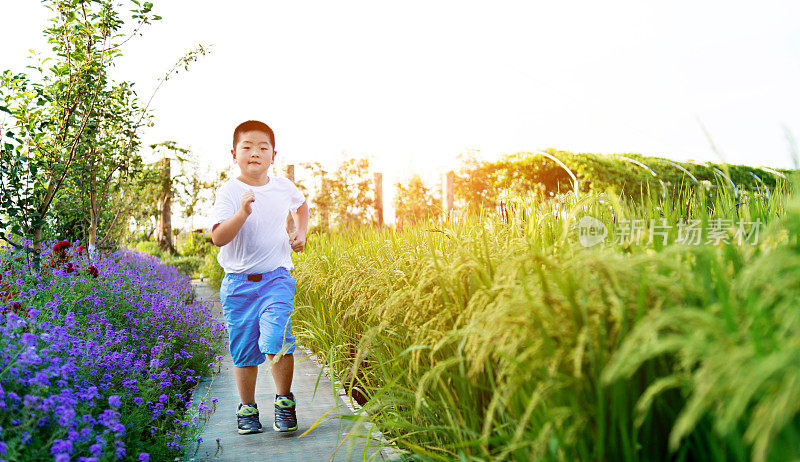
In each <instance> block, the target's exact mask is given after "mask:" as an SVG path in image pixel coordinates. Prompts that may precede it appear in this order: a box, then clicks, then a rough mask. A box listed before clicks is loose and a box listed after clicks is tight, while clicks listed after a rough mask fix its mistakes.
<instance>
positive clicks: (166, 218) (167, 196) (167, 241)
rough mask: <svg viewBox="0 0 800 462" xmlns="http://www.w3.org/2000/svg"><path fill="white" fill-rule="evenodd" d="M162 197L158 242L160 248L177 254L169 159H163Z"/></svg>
mask: <svg viewBox="0 0 800 462" xmlns="http://www.w3.org/2000/svg"><path fill="white" fill-rule="evenodd" d="M161 164H162V167H161V195H160V196H159V198H158V207H159V209H160V212H161V213H160V214H159V216H158V222H157V223H156V241H158V246H159V247H160V248H161V249H162V250H165V251H168V252H170V253H175V247H174V246H173V245H172V176H171V175H170V169H169V159H168V158H166V157H165V158H163V159H161Z"/></svg>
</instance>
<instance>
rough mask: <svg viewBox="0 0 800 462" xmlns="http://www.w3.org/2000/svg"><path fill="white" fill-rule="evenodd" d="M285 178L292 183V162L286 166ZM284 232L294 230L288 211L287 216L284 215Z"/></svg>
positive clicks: (290, 232)
mask: <svg viewBox="0 0 800 462" xmlns="http://www.w3.org/2000/svg"><path fill="white" fill-rule="evenodd" d="M286 178H288V179H289V181H291V182H292V183H294V164H289V165H287V166H286ZM286 232H287V233H289V234H292V233H293V232H294V220H293V219H292V214H291V212H289V216H287V217H286Z"/></svg>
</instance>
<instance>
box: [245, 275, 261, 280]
mask: <svg viewBox="0 0 800 462" xmlns="http://www.w3.org/2000/svg"><path fill="white" fill-rule="evenodd" d="M261 276H262V275H261V274H248V275H247V280H248V281H253V282H258V281H260V280H261Z"/></svg>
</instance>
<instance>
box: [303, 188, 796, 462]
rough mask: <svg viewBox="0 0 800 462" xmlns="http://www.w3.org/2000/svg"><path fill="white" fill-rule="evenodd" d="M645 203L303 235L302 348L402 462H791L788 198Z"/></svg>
mask: <svg viewBox="0 0 800 462" xmlns="http://www.w3.org/2000/svg"><path fill="white" fill-rule="evenodd" d="M643 197H644V199H642V201H641V202H638V203H630V202H626V201H625V200H623V199H620V198H619V197H617V196H615V195H614V194H613V192H610V191H609V192H607V193H604V194H592V195H586V196H579V197H576V196H574V195H563V196H557V197H543V196H529V197H518V198H515V199H514V200H512V201H510V202H509V203H507V204H504V206H503V207H502V208H501V209H500V210H497V211H492V212H491V213H483V214H479V215H472V216H455V215H454V216H451V217H450V219H449V220H446V221H440V222H435V223H427V224H420V225H416V226H412V227H407V228H404V229H403V230H402V231H398V230H395V229H388V228H387V229H364V230H361V231H358V232H353V233H349V234H332V235H323V236H312V238H311V239H309V246H308V247H307V249H306V251H305V252H303V253H301V254H299V255H298V256H297V257H296V262H295V263H296V268H295V270H294V276H295V278H296V279H297V298H296V306H297V309H296V312H295V315H294V321H293V325H294V330H295V333H296V335H297V336H298V338H300V339H301V342H302V343H303V344H304V345H306V346H308V347H310V348H311V349H313V350H314V351H315V352H316V353H317V354H318V355H319V356H321V357H324V358H325V360H326V362H327V363H328V364H329V365H330V366H331V368H332V369H333V370H334V371H335V373H336V374H337V376H338V377H340V378H341V379H342V381H343V382H344V383H346V384H347V389H348V392H349V393H350V394H351V397H352V398H353V399H354V400H357V401H359V402H360V403H362V404H363V406H364V408H363V412H362V414H361V418H362V419H365V420H371V421H373V422H375V423H376V424H377V428H379V429H380V431H381V432H382V433H383V434H384V436H385V437H386V438H387V439H388V440H389V441H391V442H393V443H394V444H395V445H396V447H397V448H398V449H399V450H400V451H401V452H402V453H403V454H405V455H406V457H407V458H408V459H409V460H625V461H650V460H709V461H722V460H725V461H728V460H733V461H743V460H756V461H765V460H776V461H777V460H790V459H797V458H798V457H800V418H799V417H798V416H799V414H798V410H800V311H799V310H798V309H797V307H798V301H800V300H799V299H798V297H799V296H800V241H798V236H800V199H799V198H797V197H794V196H792V195H791V194H790V190H789V187H787V185H786V184H779V185H778V187H776V188H775V189H774V190H772V191H770V192H769V193H766V192H765V191H762V192H760V193H759V192H753V191H734V190H731V189H725V188H724V187H722V186H720V187H718V188H716V189H714V190H706V189H699V188H698V189H695V190H689V189H679V190H677V191H676V192H675V193H674V194H669V195H668V194H662V191H652V192H648V191H645V194H643ZM587 216H588V217H590V218H586V217H587ZM587 223H588V225H587ZM601 238H602V239H601Z"/></svg>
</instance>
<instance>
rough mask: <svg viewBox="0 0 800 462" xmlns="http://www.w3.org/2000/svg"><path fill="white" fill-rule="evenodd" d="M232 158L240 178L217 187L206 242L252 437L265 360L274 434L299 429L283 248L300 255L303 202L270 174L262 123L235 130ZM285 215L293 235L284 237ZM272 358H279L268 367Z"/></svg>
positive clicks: (288, 264)
mask: <svg viewBox="0 0 800 462" xmlns="http://www.w3.org/2000/svg"><path fill="white" fill-rule="evenodd" d="M231 155H232V156H233V160H234V162H236V164H237V165H238V166H239V169H240V171H241V174H240V175H239V177H238V178H233V179H231V180H229V181H227V182H226V183H225V184H223V185H222V187H221V188H220V190H219V191H218V192H217V198H216V201H215V202H214V209H213V212H212V218H213V220H214V221H213V223H215V224H214V225H213V227H212V229H211V238H212V241H213V242H214V244H215V245H218V246H220V247H221V249H220V251H219V254H218V255H217V260H218V261H219V264H220V265H221V266H222V268H223V269H224V270H225V277H224V278H223V280H222V286H221V287H220V302H221V303H222V313H223V316H224V318H225V323H226V325H227V328H228V334H229V347H230V352H231V357H232V358H233V365H234V369H233V370H234V375H235V377H236V386H237V388H238V389H239V397H240V399H241V403H239V407H238V410H237V412H236V416H237V421H238V427H239V433H240V434H248V433H258V432H260V431H261V422H260V421H259V419H258V406H257V405H256V402H255V388H256V378H257V377H258V365H259V364H261V363H263V362H264V361H265V358H264V355H267V356H268V357H269V359H270V363H271V364H273V365H272V378H273V380H274V381H275V388H276V389H277V392H278V394H277V395H275V403H274V404H275V423H274V425H273V428H274V430H275V431H279V432H290V431H294V430H297V415H296V413H295V399H294V395H293V394H292V391H291V386H292V375H293V374H294V356H293V355H292V353H293V352H294V343H295V339H294V336H293V335H292V331H291V319H290V317H289V316H290V315H291V313H292V310H293V309H294V305H293V300H294V289H295V282H294V279H293V278H292V276H291V274H289V270H291V269H292V268H293V264H292V258H291V253H290V251H289V248H290V247H291V249H292V250H294V251H295V252H299V251H301V250H303V248H304V247H305V242H306V229H307V227H308V204H307V203H306V200H305V198H304V197H303V195H302V193H300V191H299V190H298V189H297V187H296V186H295V185H294V184H293V183H292V182H291V181H289V180H288V179H285V178H279V177H274V176H269V175H268V174H267V170H268V169H269V166H270V165H271V164H272V163H273V161H274V160H275V134H274V133H273V131H272V129H271V128H269V126H267V124H265V123H263V122H259V121H255V120H249V121H247V122H244V123H242V124H240V125H239V126H237V127H236V129H235V130H234V132H233V149H231ZM289 211H291V213H292V218H293V219H294V223H295V228H296V230H297V231H295V232H294V234H292V236H291V238H290V237H289V236H288V234H287V233H286V215H287V213H288V212H289ZM278 353H284V354H283V355H282V356H280V358H279V360H278V361H277V362H275V363H273V358H274V357H275V355H276V354H278Z"/></svg>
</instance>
